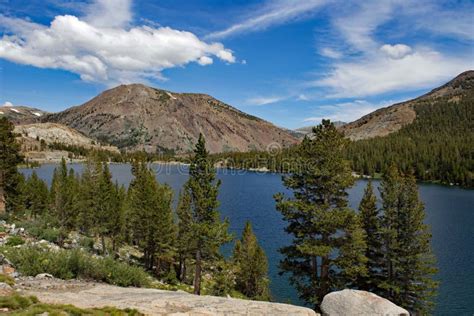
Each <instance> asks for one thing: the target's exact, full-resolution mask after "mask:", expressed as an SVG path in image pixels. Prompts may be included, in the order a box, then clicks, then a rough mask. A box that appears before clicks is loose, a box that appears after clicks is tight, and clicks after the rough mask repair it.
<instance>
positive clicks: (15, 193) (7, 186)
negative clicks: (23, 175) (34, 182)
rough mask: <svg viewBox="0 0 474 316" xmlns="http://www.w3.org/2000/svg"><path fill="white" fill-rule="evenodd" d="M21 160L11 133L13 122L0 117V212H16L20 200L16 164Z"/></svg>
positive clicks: (18, 209)
mask: <svg viewBox="0 0 474 316" xmlns="http://www.w3.org/2000/svg"><path fill="white" fill-rule="evenodd" d="M21 161H22V156H21V155H20V146H19V145H18V143H17V142H16V140H15V135H14V134H13V124H12V123H10V121H8V120H7V118H5V117H1V118H0V214H1V213H4V212H8V213H18V212H20V211H21V210H22V208H23V205H22V203H21V202H22V201H21V200H19V199H18V197H19V196H20V193H21V190H20V188H19V187H18V183H19V181H21V180H20V174H19V173H18V171H17V169H16V166H17V164H19V163H20V162H21Z"/></svg>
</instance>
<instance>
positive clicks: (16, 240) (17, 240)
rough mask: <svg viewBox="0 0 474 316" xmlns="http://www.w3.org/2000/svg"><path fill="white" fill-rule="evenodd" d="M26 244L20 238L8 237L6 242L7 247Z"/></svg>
mask: <svg viewBox="0 0 474 316" xmlns="http://www.w3.org/2000/svg"><path fill="white" fill-rule="evenodd" d="M24 243H25V241H24V240H23V238H21V237H19V236H10V237H8V239H7V242H6V244H5V245H7V246H10V247H14V246H18V245H23V244H24Z"/></svg>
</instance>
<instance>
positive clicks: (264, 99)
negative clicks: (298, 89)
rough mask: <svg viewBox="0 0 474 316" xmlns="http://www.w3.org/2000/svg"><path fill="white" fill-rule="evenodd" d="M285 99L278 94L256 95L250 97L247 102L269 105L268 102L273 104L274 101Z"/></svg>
mask: <svg viewBox="0 0 474 316" xmlns="http://www.w3.org/2000/svg"><path fill="white" fill-rule="evenodd" d="M284 99H285V98H284V97H277V96H271V97H255V98H250V99H248V100H247V101H246V103H247V104H249V105H267V104H272V103H276V102H279V101H282V100H284Z"/></svg>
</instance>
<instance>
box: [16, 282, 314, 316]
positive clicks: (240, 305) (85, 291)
mask: <svg viewBox="0 0 474 316" xmlns="http://www.w3.org/2000/svg"><path fill="white" fill-rule="evenodd" d="M23 283H24V284H23ZM23 283H22V285H21V286H20V287H19V289H21V290H22V292H23V293H24V294H25V295H34V296H36V297H38V299H39V300H40V301H41V302H44V303H49V304H72V305H74V306H77V307H80V308H95V307H105V306H114V307H117V308H120V309H124V308H135V309H137V310H138V311H140V312H142V313H144V314H146V315H175V316H178V315H179V316H184V315H190V316H191V315H200V316H204V315H242V316H253V315H272V316H273V315H292V316H316V315H317V314H316V313H315V312H314V311H313V310H311V309H309V308H305V307H301V306H293V305H288V304H280V303H271V302H260V301H250V300H241V299H234V298H225V297H216V296H206V295H203V296H198V295H193V294H189V293H182V292H174V291H164V290H157V289H146V288H132V287H129V288H125V287H118V286H114V285H107V284H101V283H93V282H86V281H79V280H70V282H66V281H63V280H58V279H39V280H38V279H35V280H33V281H28V280H26V279H25V280H24V282H23ZM28 284H29V285H31V286H27V285H28Z"/></svg>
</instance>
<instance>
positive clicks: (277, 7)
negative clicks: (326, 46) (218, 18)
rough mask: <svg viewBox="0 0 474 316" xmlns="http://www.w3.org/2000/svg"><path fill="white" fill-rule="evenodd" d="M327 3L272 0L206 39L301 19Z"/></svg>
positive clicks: (316, 0)
mask: <svg viewBox="0 0 474 316" xmlns="http://www.w3.org/2000/svg"><path fill="white" fill-rule="evenodd" d="M327 2H329V1H328V0H273V1H268V2H267V4H266V5H265V6H263V7H262V9H260V10H257V11H256V12H255V13H252V14H251V15H250V16H249V17H247V18H246V19H244V20H242V21H241V22H239V23H236V24H234V25H232V26H230V27H228V28H226V29H225V30H222V31H217V32H214V33H211V34H209V35H208V36H207V38H214V39H216V38H225V37H228V36H231V35H235V34H239V33H244V32H253V31H258V30H263V29H266V28H268V27H270V26H272V25H278V24H283V23H287V22H288V21H291V20H295V19H301V18H304V17H305V16H307V15H308V13H311V12H313V11H315V10H316V9H317V8H319V7H321V6H322V5H324V4H326V3H327Z"/></svg>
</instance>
